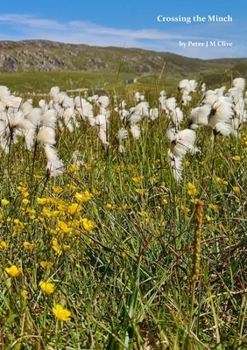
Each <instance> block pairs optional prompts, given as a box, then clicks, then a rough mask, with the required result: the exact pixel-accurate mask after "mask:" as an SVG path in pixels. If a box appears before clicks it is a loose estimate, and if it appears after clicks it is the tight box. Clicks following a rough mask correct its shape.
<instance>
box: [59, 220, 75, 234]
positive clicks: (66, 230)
mask: <svg viewBox="0 0 247 350" xmlns="http://www.w3.org/2000/svg"><path fill="white" fill-rule="evenodd" d="M57 226H58V230H59V232H61V233H67V234H71V232H72V228H70V227H68V225H67V224H66V223H65V222H63V221H61V220H57Z"/></svg>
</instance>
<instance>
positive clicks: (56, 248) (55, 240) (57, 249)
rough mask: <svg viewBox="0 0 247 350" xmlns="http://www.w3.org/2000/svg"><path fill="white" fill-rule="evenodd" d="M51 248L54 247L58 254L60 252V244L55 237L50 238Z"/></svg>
mask: <svg viewBox="0 0 247 350" xmlns="http://www.w3.org/2000/svg"><path fill="white" fill-rule="evenodd" d="M52 249H54V250H55V252H56V253H57V254H58V255H60V254H62V249H61V246H60V244H58V241H57V239H56V238H54V239H53V240H52Z"/></svg>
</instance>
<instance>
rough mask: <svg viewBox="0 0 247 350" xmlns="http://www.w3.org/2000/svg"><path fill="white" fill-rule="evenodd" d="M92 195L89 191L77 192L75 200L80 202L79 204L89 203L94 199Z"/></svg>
mask: <svg viewBox="0 0 247 350" xmlns="http://www.w3.org/2000/svg"><path fill="white" fill-rule="evenodd" d="M92 196H93V195H92V194H91V193H90V192H89V191H84V192H81V193H79V192H76V194H75V199H76V200H78V202H81V203H83V202H88V201H89V200H90V199H91V198H92Z"/></svg>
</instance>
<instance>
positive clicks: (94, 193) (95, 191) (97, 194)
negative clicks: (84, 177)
mask: <svg viewBox="0 0 247 350" xmlns="http://www.w3.org/2000/svg"><path fill="white" fill-rule="evenodd" d="M92 194H93V195H94V196H99V195H100V192H99V191H98V190H96V189H95V188H93V189H92Z"/></svg>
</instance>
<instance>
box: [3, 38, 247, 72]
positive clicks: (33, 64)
mask: <svg viewBox="0 0 247 350" xmlns="http://www.w3.org/2000/svg"><path fill="white" fill-rule="evenodd" d="M235 65H244V66H243V69H244V70H246V65H247V59H224V60H200V59H192V58H187V57H183V56H179V55H175V54H172V53H168V52H155V51H146V50H141V49H125V48H117V47H106V48H103V47H93V46H89V45H73V44H63V43H58V42H52V41H47V40H25V41H18V42H13V41H0V72H2V73H3V72H9V73H11V72H12V73H13V72H29V71H37V72H50V71H109V72H117V71H119V70H121V72H126V73H134V74H153V73H158V72H162V71H163V70H164V69H165V70H166V71H169V73H170V74H173V73H174V74H180V73H183V74H188V73H198V72H201V73H211V72H212V66H213V67H214V70H215V69H216V70H218V71H221V72H223V71H224V70H225V69H228V68H233V67H234V66H235Z"/></svg>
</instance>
